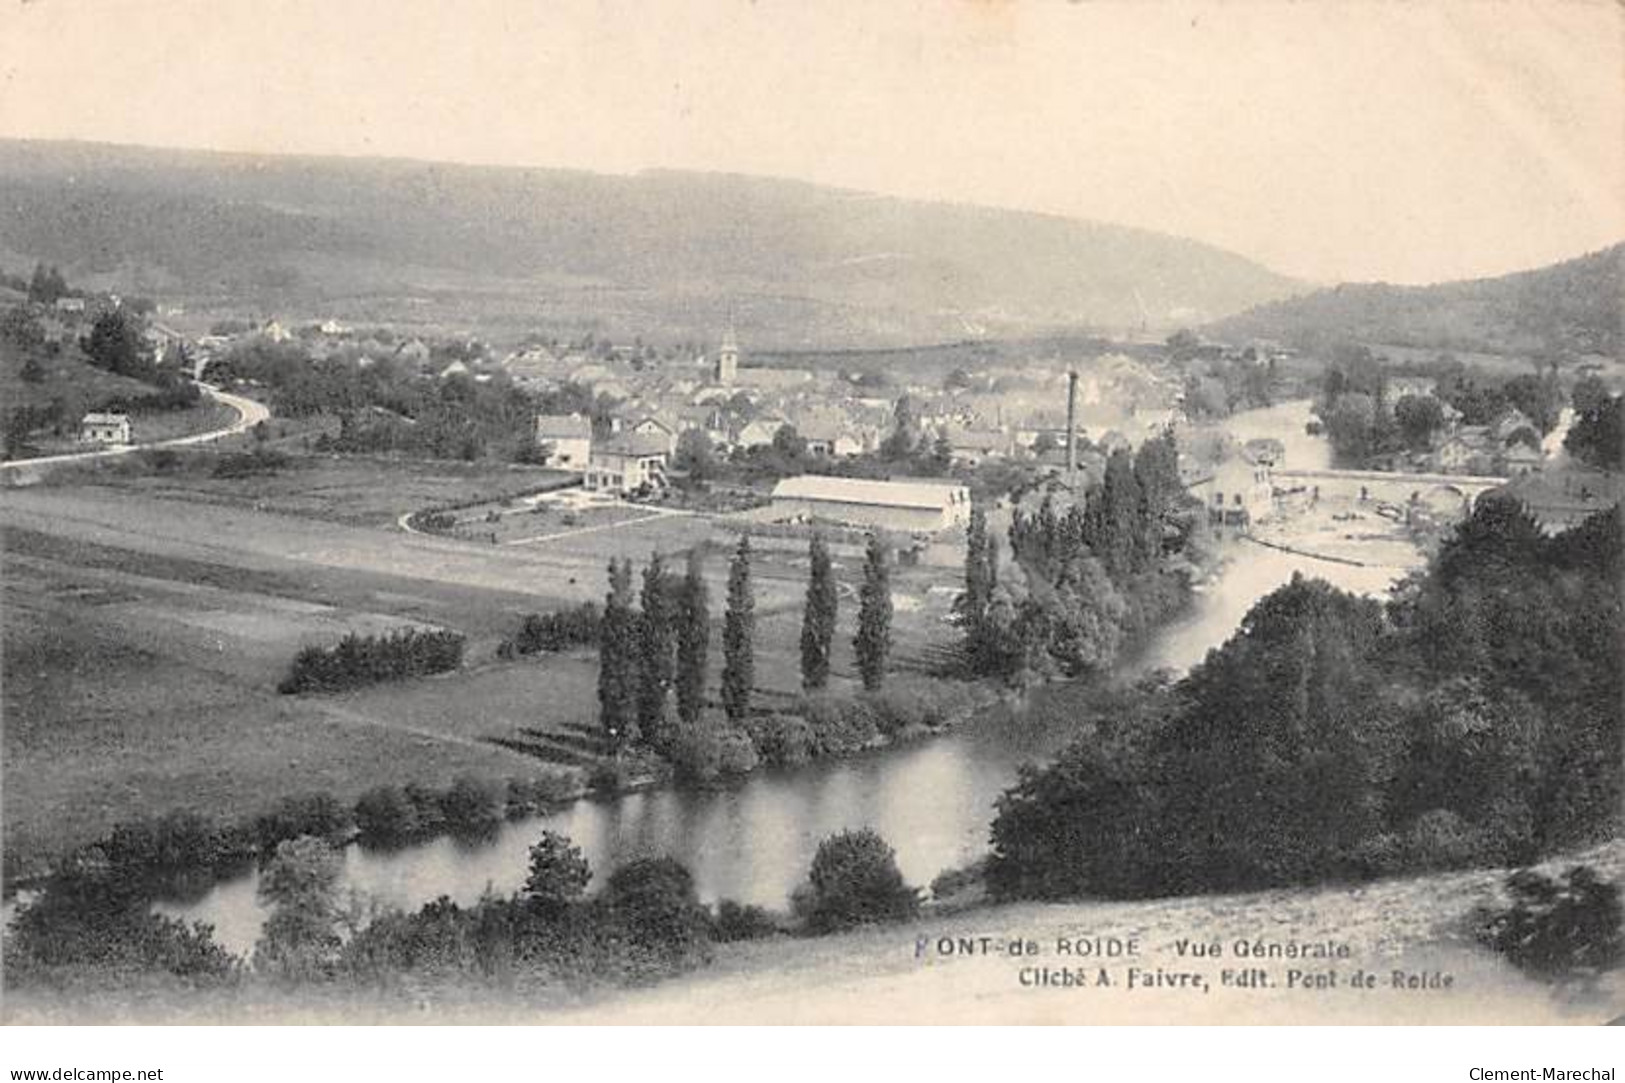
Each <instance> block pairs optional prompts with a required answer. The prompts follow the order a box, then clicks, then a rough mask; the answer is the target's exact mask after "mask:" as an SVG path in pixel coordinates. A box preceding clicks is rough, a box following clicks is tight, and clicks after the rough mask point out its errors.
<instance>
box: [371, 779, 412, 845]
mask: <svg viewBox="0 0 1625 1083" xmlns="http://www.w3.org/2000/svg"><path fill="white" fill-rule="evenodd" d="M355 826H356V830H357V831H358V832H359V833H360V836H361V841H362V842H364V843H367V844H368V845H373V846H389V845H394V844H398V843H401V842H405V841H406V840H408V839H413V838H416V837H418V836H419V835H420V834H422V832H423V826H422V824H420V823H419V822H418V814H417V806H416V805H414V804H413V803H412V801H411V799H410V798H408V797H407V796H406V791H404V790H402V789H401V788H400V787H399V786H375V787H373V788H372V789H370V790H368V791H367V792H366V793H364V794H362V795H361V797H360V798H358V799H357V800H356V803H355Z"/></svg>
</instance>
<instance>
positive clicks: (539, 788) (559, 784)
mask: <svg viewBox="0 0 1625 1083" xmlns="http://www.w3.org/2000/svg"><path fill="white" fill-rule="evenodd" d="M575 794H576V783H575V779H574V778H572V777H571V776H570V775H567V774H564V773H562V772H560V773H557V774H548V775H536V776H535V777H533V778H510V779H509V780H508V819H510V820H519V819H523V818H524V817H526V816H534V815H535V814H536V813H538V812H541V811H543V810H545V809H546V808H547V807H548V806H549V805H556V804H559V803H561V802H564V801H568V800H569V799H570V798H571V797H574V796H575Z"/></svg>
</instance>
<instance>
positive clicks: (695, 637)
mask: <svg viewBox="0 0 1625 1083" xmlns="http://www.w3.org/2000/svg"><path fill="white" fill-rule="evenodd" d="M704 572H705V569H704V567H703V565H702V558H701V556H700V551H699V550H698V549H691V550H689V554H688V568H687V570H686V571H685V573H684V575H683V584H682V589H681V591H680V592H679V595H678V598H679V606H678V609H679V612H678V614H677V622H678V635H677V674H676V682H677V717H678V718H679V719H681V721H682V723H683V724H684V725H685V726H692V725H693V724H694V723H695V722H696V721H698V720H699V717H700V712H701V710H703V709H704V707H705V678H706V666H707V664H708V661H709V655H710V650H711V612H710V608H711V607H710V600H709V597H708V595H709V588H708V587H707V586H706V585H705V574H704Z"/></svg>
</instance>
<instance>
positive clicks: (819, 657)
mask: <svg viewBox="0 0 1625 1083" xmlns="http://www.w3.org/2000/svg"><path fill="white" fill-rule="evenodd" d="M807 560H808V564H809V567H810V570H809V572H808V575H807V601H806V605H805V607H804V608H803V610H802V614H801V687H803V688H805V689H807V690H808V691H814V690H816V689H819V688H823V687H824V686H825V685H827V684H828V683H829V660H830V650H831V646H832V645H833V643H834V641H835V624H836V620H837V617H838V613H839V606H840V602H839V599H838V597H837V595H836V590H835V572H834V569H833V567H832V566H831V564H830V558H829V546H828V545H826V544H825V543H824V538H823V536H822V535H820V534H814V535H813V537H812V541H810V542H809V543H808V544H807Z"/></svg>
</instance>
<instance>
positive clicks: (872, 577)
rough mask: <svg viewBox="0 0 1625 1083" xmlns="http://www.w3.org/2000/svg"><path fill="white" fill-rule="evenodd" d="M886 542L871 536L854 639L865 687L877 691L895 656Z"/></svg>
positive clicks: (860, 591) (864, 564)
mask: <svg viewBox="0 0 1625 1083" xmlns="http://www.w3.org/2000/svg"><path fill="white" fill-rule="evenodd" d="M889 564H890V560H889V556H888V554H887V552H886V546H885V543H883V542H882V541H881V540H880V536H879V535H877V534H870V535H869V544H868V547H867V549H866V550H865V551H864V557H863V586H862V587H861V588H860V589H859V591H858V632H857V636H856V637H855V638H854V639H853V641H852V646H853V649H854V650H855V651H856V652H857V656H858V672H859V673H860V674H861V675H862V677H863V687H864V688H866V689H868V690H869V691H871V692H873V691H875V690H877V689H879V688H880V687H881V685H883V684H885V682H886V663H887V660H888V658H889V657H890V655H891V646H892V641H891V619H892V601H891V570H890V567H889Z"/></svg>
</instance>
